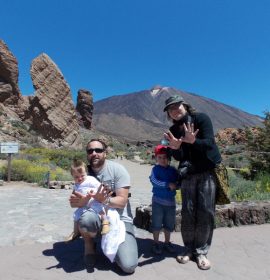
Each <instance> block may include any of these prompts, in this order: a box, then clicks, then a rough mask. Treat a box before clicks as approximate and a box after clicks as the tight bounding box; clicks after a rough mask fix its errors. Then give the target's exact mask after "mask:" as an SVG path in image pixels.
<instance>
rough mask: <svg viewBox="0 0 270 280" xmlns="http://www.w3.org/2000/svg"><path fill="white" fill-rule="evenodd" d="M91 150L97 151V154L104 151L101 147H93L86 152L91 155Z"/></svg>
mask: <svg viewBox="0 0 270 280" xmlns="http://www.w3.org/2000/svg"><path fill="white" fill-rule="evenodd" d="M93 152H95V153H97V154H101V153H103V152H104V149H101V148H95V149H88V150H87V154H88V155H92V154H93Z"/></svg>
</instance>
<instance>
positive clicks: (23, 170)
mask: <svg viewBox="0 0 270 280" xmlns="http://www.w3.org/2000/svg"><path fill="white" fill-rule="evenodd" d="M0 172H1V173H2V174H3V176H4V178H5V179H6V178H7V166H2V167H1V171H0ZM48 172H50V179H51V180H64V181H66V180H71V179H72V178H71V175H70V173H69V172H67V171H65V170H63V169H62V168H60V167H56V168H53V169H51V168H50V166H49V165H40V164H36V163H33V162H31V161H28V160H25V159H13V160H12V162H11V178H10V179H11V180H12V181H26V182H29V183H38V184H40V185H42V184H43V183H44V180H45V177H46V174H47V173H48Z"/></svg>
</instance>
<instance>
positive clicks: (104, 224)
mask: <svg viewBox="0 0 270 280" xmlns="http://www.w3.org/2000/svg"><path fill="white" fill-rule="evenodd" d="M109 231H110V222H109V221H108V220H103V221H102V230H101V234H102V235H103V234H106V233H108V232H109Z"/></svg>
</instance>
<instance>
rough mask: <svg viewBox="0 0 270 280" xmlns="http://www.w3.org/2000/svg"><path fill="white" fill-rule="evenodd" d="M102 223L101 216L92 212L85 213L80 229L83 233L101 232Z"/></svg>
mask: <svg viewBox="0 0 270 280" xmlns="http://www.w3.org/2000/svg"><path fill="white" fill-rule="evenodd" d="M100 227H101V221H100V218H99V216H98V215H97V214H96V213H95V212H92V211H86V212H84V213H83V214H82V215H81V217H80V219H79V228H80V230H81V231H83V232H93V233H96V232H98V231H99V230H100Z"/></svg>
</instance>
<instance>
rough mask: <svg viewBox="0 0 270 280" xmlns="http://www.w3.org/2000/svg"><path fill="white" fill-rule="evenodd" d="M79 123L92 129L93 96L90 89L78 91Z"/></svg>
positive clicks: (77, 108)
mask: <svg viewBox="0 0 270 280" xmlns="http://www.w3.org/2000/svg"><path fill="white" fill-rule="evenodd" d="M76 110H77V112H78V120H79V124H80V126H82V127H85V128H87V129H91V126H92V115H93V96H92V93H91V92H90V91H88V90H84V89H80V90H79V91H78V97H77V106H76Z"/></svg>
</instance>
